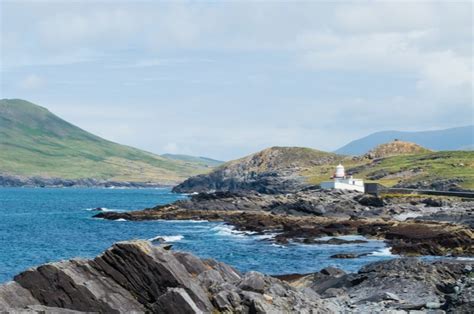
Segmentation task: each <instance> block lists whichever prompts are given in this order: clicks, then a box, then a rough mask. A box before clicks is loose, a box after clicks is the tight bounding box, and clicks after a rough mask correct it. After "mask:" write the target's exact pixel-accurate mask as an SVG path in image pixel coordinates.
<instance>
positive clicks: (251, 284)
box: [238, 271, 265, 293]
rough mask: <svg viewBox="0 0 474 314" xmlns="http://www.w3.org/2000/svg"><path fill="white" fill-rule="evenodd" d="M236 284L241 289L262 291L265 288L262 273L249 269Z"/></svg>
mask: <svg viewBox="0 0 474 314" xmlns="http://www.w3.org/2000/svg"><path fill="white" fill-rule="evenodd" d="M238 286H239V288H241V289H242V290H247V291H254V292H259V293H263V291H264V290H265V280H264V278H263V276H262V274H260V273H257V272H253V271H251V272H248V273H247V274H245V276H244V277H243V278H242V281H241V282H240V283H239V285H238Z"/></svg>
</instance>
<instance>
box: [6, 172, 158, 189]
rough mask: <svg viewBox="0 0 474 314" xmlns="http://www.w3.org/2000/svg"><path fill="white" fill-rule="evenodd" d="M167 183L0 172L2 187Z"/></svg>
mask: <svg viewBox="0 0 474 314" xmlns="http://www.w3.org/2000/svg"><path fill="white" fill-rule="evenodd" d="M163 186H165V185H163V184H160V183H155V182H128V181H107V180H98V179H94V178H82V179H62V178H47V177H22V176H12V175H1V174H0V187H101V188H111V187H119V188H155V187H163Z"/></svg>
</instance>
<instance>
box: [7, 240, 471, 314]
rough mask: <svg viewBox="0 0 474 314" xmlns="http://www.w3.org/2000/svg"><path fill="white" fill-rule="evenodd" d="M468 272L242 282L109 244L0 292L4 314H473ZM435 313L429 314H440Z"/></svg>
mask: <svg viewBox="0 0 474 314" xmlns="http://www.w3.org/2000/svg"><path fill="white" fill-rule="evenodd" d="M472 267H473V262H467V261H438V262H433V263H425V262H421V261H419V260H417V259H416V258H403V259H395V260H391V261H384V262H376V263H372V264H369V265H367V266H365V267H363V268H362V269H361V270H360V271H359V272H357V273H349V274H348V273H345V272H344V271H342V270H340V269H337V268H332V267H328V268H324V269H322V270H321V271H319V272H317V273H314V274H306V275H298V274H294V275H284V276H274V277H271V276H267V275H263V274H261V273H258V272H254V271H250V272H247V273H240V272H239V271H238V270H236V269H234V268H232V267H231V266H229V265H226V264H224V263H221V262H218V261H216V260H213V259H200V258H198V257H196V256H193V255H191V254H189V253H184V252H175V251H172V250H170V246H169V245H158V246H153V245H152V244H151V243H150V242H147V241H128V242H119V243H116V244H114V245H113V246H112V247H111V248H109V249H108V250H106V251H105V252H104V253H103V254H101V255H99V256H98V257H96V258H94V259H91V260H84V259H76V260H69V261H62V262H56V263H50V264H45V265H42V266H39V267H36V268H31V269H29V270H26V271H25V272H23V273H20V274H19V275H17V276H15V278H14V280H13V281H11V282H8V283H6V284H3V285H0V312H2V313H19V312H21V313H24V312H36V313H83V312H88V313H91V312H93V313H97V312H101V313H131V312H133V313H342V312H343V313H366V312H388V311H398V312H397V313H406V312H408V311H410V310H430V311H433V310H437V311H438V312H439V311H447V312H456V313H468V312H469V311H470V310H472V308H473V306H474V289H473V283H474V279H473V278H474V276H473V275H474V272H473V268H472ZM438 312H436V313H438Z"/></svg>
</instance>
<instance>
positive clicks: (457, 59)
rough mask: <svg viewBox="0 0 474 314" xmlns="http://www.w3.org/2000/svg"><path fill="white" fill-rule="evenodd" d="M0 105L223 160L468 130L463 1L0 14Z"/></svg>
mask: <svg viewBox="0 0 474 314" xmlns="http://www.w3.org/2000/svg"><path fill="white" fill-rule="evenodd" d="M0 3H1V7H0V9H1V56H0V57H1V58H0V61H1V65H0V70H1V72H0V73H1V77H0V78H1V81H0V94H1V95H0V97H1V98H23V99H27V100H30V101H32V102H35V103H37V104H39V105H42V106H44V107H47V108H48V109H50V110H51V111H53V112H54V113H56V114H57V115H59V116H61V117H63V118H64V119H66V120H68V121H70V122H72V123H74V124H76V125H78V126H80V127H82V128H84V129H86V130H88V131H90V132H92V133H95V134H98V135H100V136H102V137H105V138H107V139H110V140H114V141H117V142H119V143H123V144H128V145H132V146H135V147H138V148H142V149H145V150H148V151H151V152H155V153H165V152H171V153H184V154H192V155H203V156H209V157H213V158H217V159H225V160H228V159H233V158H238V157H241V156H243V155H246V154H249V153H252V152H255V151H257V150H260V149H263V148H265V147H268V146H273V145H285V146H307V147H313V148H317V149H322V150H334V149H337V148H338V147H340V146H342V145H344V144H346V143H347V142H348V141H350V140H353V139H355V138H358V137H361V136H365V135H367V134H369V133H371V132H375V131H380V130H387V129H398V130H428V129H438V128H445V127H452V126H461V125H467V124H472V121H473V120H474V109H473V95H472V47H473V36H472V23H473V20H472V4H471V2H469V1H466V2H451V1H444V2H441V1H433V2H430V1H422V2H412V1H366V2H361V1H353V2H337V1H336V2H335V1H333V2H321V1H315V2H287V3H285V2H269V1H265V2H243V1H240V2H239V1H234V2H207V3H203V2H195V1H179V2H158V1H100V2H99V1H75V2H73V3H71V2H69V1H67V3H66V2H64V1H63V2H61V1H49V2H48V1H21V0H20V1H0Z"/></svg>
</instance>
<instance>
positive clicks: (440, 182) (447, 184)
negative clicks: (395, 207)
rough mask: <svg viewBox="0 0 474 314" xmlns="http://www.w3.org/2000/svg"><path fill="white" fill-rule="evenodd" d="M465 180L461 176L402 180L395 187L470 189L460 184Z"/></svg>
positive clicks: (438, 189) (442, 189) (441, 189)
mask: <svg viewBox="0 0 474 314" xmlns="http://www.w3.org/2000/svg"><path fill="white" fill-rule="evenodd" d="M462 182H463V180H462V179H459V178H451V179H437V178H434V179H430V180H420V181H408V182H400V183H397V184H396V185H394V187H395V188H406V189H417V190H435V191H459V192H461V191H469V190H465V189H463V188H462V187H461V186H460V185H459V184H460V183H462Z"/></svg>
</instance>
